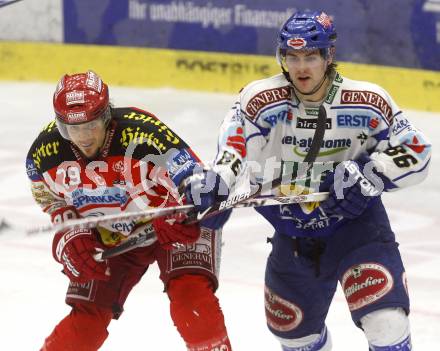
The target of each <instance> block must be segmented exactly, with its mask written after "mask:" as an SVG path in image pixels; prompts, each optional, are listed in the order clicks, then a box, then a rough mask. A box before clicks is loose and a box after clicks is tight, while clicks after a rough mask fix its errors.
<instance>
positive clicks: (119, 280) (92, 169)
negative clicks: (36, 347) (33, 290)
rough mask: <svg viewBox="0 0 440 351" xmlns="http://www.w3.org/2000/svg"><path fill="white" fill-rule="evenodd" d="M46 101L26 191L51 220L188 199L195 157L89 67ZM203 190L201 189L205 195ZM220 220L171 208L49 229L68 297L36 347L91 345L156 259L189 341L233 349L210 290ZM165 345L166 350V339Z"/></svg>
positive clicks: (85, 349)
mask: <svg viewBox="0 0 440 351" xmlns="http://www.w3.org/2000/svg"><path fill="white" fill-rule="evenodd" d="M53 105H54V109H55V114H56V119H55V121H53V122H51V123H49V125H47V126H46V127H45V128H44V129H43V130H42V131H41V133H40V134H39V136H38V137H37V139H36V140H35V141H34V143H33V144H32V146H31V148H30V150H29V153H28V156H27V161H26V169H27V174H28V177H29V178H30V180H31V188H32V194H33V197H34V199H35V201H36V202H37V203H38V204H39V205H40V206H41V208H42V209H43V211H44V212H46V213H47V214H49V215H50V216H51V219H52V222H54V223H58V222H61V221H65V220H67V219H73V218H80V217H87V216H101V215H106V214H112V213H119V212H124V211H134V210H139V209H146V208H149V207H158V206H170V205H176V204H179V203H182V201H187V202H189V203H191V202H192V198H191V196H187V197H186V198H185V196H183V195H182V196H181V194H180V193H179V186H181V188H182V189H183V190H182V191H181V192H183V193H185V191H186V189H187V188H188V181H187V179H190V178H189V177H190V176H191V175H192V174H193V170H194V169H195V168H197V167H201V166H202V165H201V162H200V160H199V159H198V158H197V156H196V155H195V154H194V153H193V151H192V150H191V149H190V148H189V146H188V145H187V144H186V143H185V142H184V141H183V140H182V139H181V138H180V137H179V136H178V135H177V134H176V133H174V132H173V131H172V130H171V129H170V128H168V126H166V125H165V124H164V123H162V122H161V121H160V120H159V119H158V118H157V117H155V116H154V115H152V114H151V113H149V112H146V111H143V110H140V109H137V108H134V107H130V108H115V107H113V106H112V105H111V104H110V103H109V92H108V86H107V85H106V84H105V83H104V82H103V81H102V80H101V78H100V77H99V76H98V75H97V74H96V73H94V72H92V71H88V72H86V73H79V74H73V75H65V76H63V77H62V78H61V80H60V82H59V83H58V86H57V88H56V91H55V93H54V96H53ZM185 180H186V183H184V181H185ZM182 184H184V186H183V185H182ZM209 196H210V195H209V194H202V195H201V197H202V202H203V200H205V201H206V200H207V199H208V200H209ZM202 207H203V206H202ZM197 208H198V209H200V208H201V206H200V204H198V206H197ZM217 227H218V225H216V224H215V221H211V222H209V221H207V222H206V223H205V224H201V225H200V226H199V225H195V224H193V225H184V224H183V223H182V217H181V216H174V217H172V218H167V219H155V220H152V221H144V222H132V221H117V222H113V223H112V224H111V225H106V226H102V227H98V228H97V229H94V230H84V229H82V230H67V231H62V232H58V233H56V234H55V235H54V237H53V244H52V254H53V257H54V258H55V260H56V261H57V262H58V263H60V264H61V265H62V266H63V270H62V271H63V273H64V274H65V275H66V276H67V277H68V278H69V280H70V283H69V287H68V290H67V295H66V303H67V304H69V305H70V306H71V307H72V309H71V312H70V313H69V314H68V315H67V316H66V317H65V318H64V319H63V320H62V321H61V322H60V323H59V324H58V325H57V326H56V327H55V329H54V330H53V331H52V333H51V334H50V335H49V336H48V337H47V338H46V340H45V342H44V345H43V347H42V350H44V351H54V350H57V351H58V350H59V351H61V350H62V351H68V350H72V351H73V350H75V351H89V350H90V351H92V350H97V349H98V348H99V347H100V346H101V345H102V344H103V343H104V341H105V339H106V338H107V336H108V332H107V326H108V325H109V323H110V321H111V320H112V319H118V318H119V316H120V315H121V313H122V312H123V305H124V302H125V300H126V298H127V296H128V295H129V293H130V291H131V289H132V288H133V286H134V285H136V284H137V283H138V282H139V280H140V279H141V277H142V276H143V274H144V273H145V272H146V271H147V269H148V266H149V265H150V264H152V263H154V262H157V263H158V265H159V268H160V272H161V274H160V279H161V280H162V281H163V283H164V286H165V290H166V293H167V294H168V297H169V299H170V313H171V317H172V319H173V321H174V324H175V326H176V328H177V330H178V331H179V333H180V335H181V336H182V338H183V339H184V341H185V343H186V346H187V349H188V350H193V351H196V350H231V345H230V342H229V339H228V335H227V331H226V327H225V324H224V318H223V313H222V311H221V308H220V305H219V301H218V299H217V297H216V296H215V295H214V291H215V290H216V288H217V286H218V281H217V275H218V270H219V267H218V265H219V256H220V236H221V231H220V229H217ZM151 230H154V231H155V233H156V237H155V239H154V240H151V241H150V242H148V244H147V245H145V246H143V247H140V248H136V249H134V250H132V251H130V252H127V253H124V254H121V255H119V256H116V257H113V258H110V259H108V260H105V261H100V262H98V261H96V260H95V259H94V254H95V253H96V252H97V251H99V250H102V249H105V248H107V247H111V246H114V245H118V244H119V243H120V242H122V241H124V240H126V239H127V238H128V237H130V236H133V235H136V234H138V233H141V232H142V231H148V232H150V231H151ZM162 349H168V348H167V346H166V343H165V342H164V345H163V348H162Z"/></svg>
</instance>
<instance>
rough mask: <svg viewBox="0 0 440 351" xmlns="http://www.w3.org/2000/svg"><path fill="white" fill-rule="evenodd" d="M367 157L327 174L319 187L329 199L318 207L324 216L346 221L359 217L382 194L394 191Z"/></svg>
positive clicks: (345, 163) (366, 155)
mask: <svg viewBox="0 0 440 351" xmlns="http://www.w3.org/2000/svg"><path fill="white" fill-rule="evenodd" d="M370 161H371V159H370V157H369V156H368V154H366V153H365V154H362V155H361V156H360V157H359V159H357V160H350V161H344V162H341V163H340V164H339V165H338V166H337V167H336V169H335V171H334V172H330V173H329V174H328V175H327V177H326V178H325V180H324V182H323V183H322V185H321V188H320V189H321V191H326V190H327V189H328V191H329V198H328V199H327V200H326V201H324V202H322V203H321V208H322V209H323V210H324V211H325V212H326V213H327V214H336V215H340V216H343V217H345V218H348V219H354V218H356V217H358V216H360V215H361V214H362V213H363V212H364V211H365V210H366V209H367V208H368V206H369V205H370V202H371V201H373V200H374V199H377V198H378V197H379V196H380V195H381V193H382V191H384V190H387V189H390V188H392V187H393V185H392V183H391V181H390V180H389V179H388V178H387V177H386V176H384V175H383V174H382V173H380V172H378V171H377V170H373V168H374V165H373V163H372V162H370Z"/></svg>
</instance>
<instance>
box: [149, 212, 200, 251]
mask: <svg viewBox="0 0 440 351" xmlns="http://www.w3.org/2000/svg"><path fill="white" fill-rule="evenodd" d="M185 219H186V215H185V214H184V213H178V214H174V215H171V216H166V217H161V218H157V219H154V220H153V221H152V224H153V228H154V231H155V232H156V235H157V240H158V241H159V243H160V244H161V245H162V247H163V248H164V249H167V250H169V249H171V248H172V247H173V244H175V243H180V244H190V243H193V242H194V241H196V240H197V239H198V238H199V236H200V227H199V226H198V225H197V224H181V223H182V222H183V221H184V220H185Z"/></svg>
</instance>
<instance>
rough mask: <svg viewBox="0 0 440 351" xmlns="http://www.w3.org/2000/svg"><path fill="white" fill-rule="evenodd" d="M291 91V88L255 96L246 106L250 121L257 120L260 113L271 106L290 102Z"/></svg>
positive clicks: (278, 89) (268, 91)
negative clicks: (286, 101) (281, 102)
mask: <svg viewBox="0 0 440 351" xmlns="http://www.w3.org/2000/svg"><path fill="white" fill-rule="evenodd" d="M290 97H291V91H290V87H289V86H285V87H280V88H275V89H269V90H264V91H262V92H260V93H259V94H257V95H255V96H254V97H253V98H252V99H251V100H250V101H249V102H248V104H247V105H246V114H247V115H248V117H249V119H250V120H252V121H253V120H255V118H256V116H257V115H258V113H259V112H260V111H261V110H262V109H263V108H264V107H266V106H268V105H270V104H276V103H278V102H280V101H283V100H284V101H285V100H290Z"/></svg>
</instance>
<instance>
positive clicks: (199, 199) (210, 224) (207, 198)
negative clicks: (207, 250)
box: [184, 170, 231, 229]
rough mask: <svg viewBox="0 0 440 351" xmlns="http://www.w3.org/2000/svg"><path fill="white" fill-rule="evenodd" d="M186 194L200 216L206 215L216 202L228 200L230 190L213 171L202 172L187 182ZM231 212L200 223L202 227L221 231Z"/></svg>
mask: <svg viewBox="0 0 440 351" xmlns="http://www.w3.org/2000/svg"><path fill="white" fill-rule="evenodd" d="M185 183H186V184H185V186H184V193H185V196H186V199H187V201H188V204H194V206H195V209H196V211H197V212H198V213H199V214H204V213H205V212H206V211H208V210H209V209H210V208H211V207H212V206H213V205H214V204H215V203H216V202H220V201H224V200H226V199H227V198H228V195H229V188H228V186H227V185H226V183H225V182H224V181H223V179H222V178H221V177H220V175H218V174H217V173H215V172H214V171H211V170H201V171H200V172H197V173H195V174H194V175H192V176H191V177H189V178H188V179H186V180H185ZM230 214H231V210H229V211H224V212H222V213H219V214H218V215H216V216H212V217H209V218H206V219H204V220H201V221H200V226H202V227H207V228H210V229H219V228H221V227H223V225H224V224H225V223H226V221H227V220H228V218H229V216H230Z"/></svg>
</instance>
